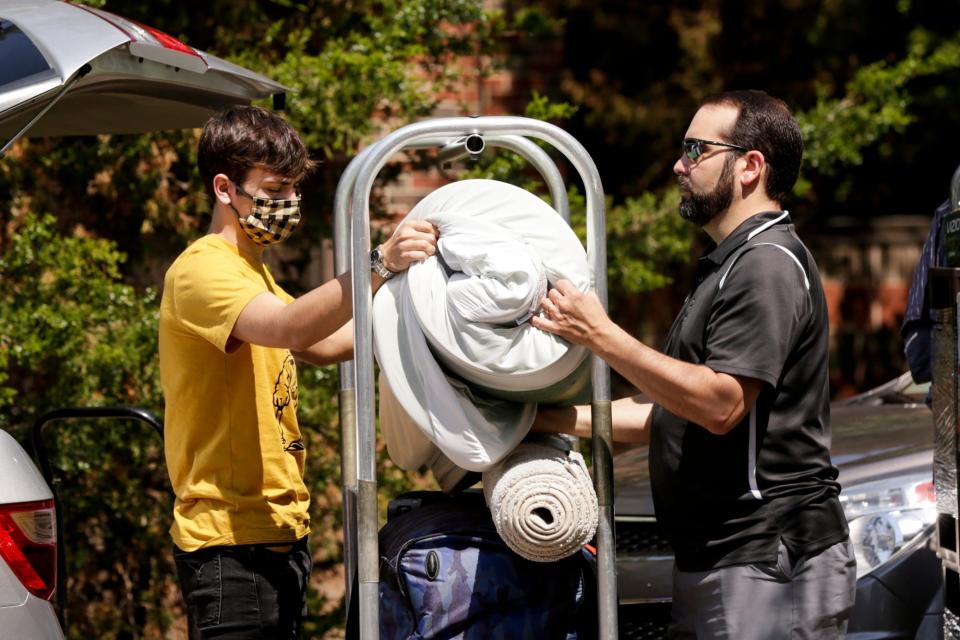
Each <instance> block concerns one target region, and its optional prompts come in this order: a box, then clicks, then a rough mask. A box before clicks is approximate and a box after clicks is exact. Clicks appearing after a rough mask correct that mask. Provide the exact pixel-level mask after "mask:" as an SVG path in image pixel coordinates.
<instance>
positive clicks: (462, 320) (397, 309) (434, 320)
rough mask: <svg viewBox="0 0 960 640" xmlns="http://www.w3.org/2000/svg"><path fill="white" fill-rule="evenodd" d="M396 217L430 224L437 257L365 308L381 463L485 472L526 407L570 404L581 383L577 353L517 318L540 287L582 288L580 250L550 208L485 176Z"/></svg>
mask: <svg viewBox="0 0 960 640" xmlns="http://www.w3.org/2000/svg"><path fill="white" fill-rule="evenodd" d="M407 219H420V220H428V221H430V222H432V223H433V224H434V225H436V226H437V227H438V228H439V230H440V240H439V246H438V250H439V251H438V253H439V254H440V256H441V257H438V256H433V257H431V258H429V259H427V260H425V261H423V262H420V263H417V264H414V265H413V266H411V267H410V269H409V270H408V271H407V272H406V273H402V274H400V275H398V276H397V277H395V278H393V279H391V280H389V281H387V283H386V284H385V285H384V286H382V287H381V288H380V290H379V291H378V292H377V295H376V297H375V298H374V301H373V330H374V352H375V354H376V356H377V361H378V362H379V364H380V370H381V373H382V376H381V382H383V380H384V379H385V380H386V385H383V384H381V398H380V418H381V427H382V429H383V432H384V436H385V439H386V441H387V447H388V450H389V453H390V457H391V458H393V460H394V462H396V463H397V464H398V465H399V466H400V467H401V468H404V469H415V468H418V467H420V466H421V465H424V464H429V463H430V461H431V459H433V458H435V457H436V456H437V454H438V453H441V454H443V455H445V456H446V457H447V458H449V459H450V461H451V462H452V463H453V464H454V465H456V466H457V467H459V468H462V469H466V470H470V471H484V470H486V469H488V468H489V467H490V466H492V465H494V464H496V463H497V462H498V461H499V460H500V459H501V458H503V456H505V455H506V454H507V453H509V452H510V451H511V450H513V448H514V447H516V446H517V445H518V444H519V443H520V441H521V440H522V439H523V438H524V436H526V434H527V432H528V431H529V429H530V425H531V424H532V423H533V418H534V415H535V414H536V407H537V402H562V401H570V400H571V399H573V398H574V397H575V396H577V395H578V394H582V393H583V392H584V390H585V389H586V388H587V386H588V385H589V370H588V369H589V367H588V366H587V364H588V363H587V359H586V356H587V351H586V350H585V349H584V348H583V347H579V346H572V345H570V344H569V343H568V342H566V341H564V340H562V339H560V338H558V337H556V336H554V335H551V334H549V333H546V332H543V331H540V330H539V329H536V328H534V327H533V326H532V325H531V324H530V323H529V322H527V320H528V319H529V317H530V315H532V314H533V313H534V312H535V311H536V310H537V307H538V305H539V302H540V300H541V299H542V297H543V295H544V294H545V293H546V290H547V284H548V282H555V281H556V280H558V279H560V278H565V279H568V280H570V281H572V282H573V283H574V284H575V285H576V286H577V287H579V288H580V289H581V290H583V291H586V290H587V289H588V287H589V284H590V274H589V269H588V268H587V261H586V255H585V253H584V250H583V246H582V245H581V244H580V241H579V240H578V239H577V237H576V235H575V234H574V233H573V231H572V230H571V229H570V227H569V226H568V225H567V224H566V222H564V221H563V219H562V218H561V217H560V216H559V215H558V214H557V212H556V211H554V210H553V209H552V208H551V207H550V206H549V205H547V204H546V203H545V202H543V201H542V200H541V199H540V198H538V197H536V196H534V195H533V194H531V193H529V192H527V191H524V190H523V189H520V188H518V187H514V186H512V185H509V184H506V183H503V182H497V181H494V180H464V181H461V182H456V183H453V184H450V185H447V186H444V187H441V188H440V189H437V190H436V191H434V192H433V193H431V194H430V195H428V196H427V197H426V198H424V199H423V200H422V201H420V202H419V203H418V204H417V205H416V206H415V207H414V208H413V209H412V210H411V211H410V213H409V214H408V215H407ZM384 387H387V393H383V391H382V389H383V388H384Z"/></svg>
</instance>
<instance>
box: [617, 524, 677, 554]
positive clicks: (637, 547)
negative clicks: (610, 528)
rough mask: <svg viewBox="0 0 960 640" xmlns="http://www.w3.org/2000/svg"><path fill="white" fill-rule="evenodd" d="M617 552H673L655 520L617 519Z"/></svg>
mask: <svg viewBox="0 0 960 640" xmlns="http://www.w3.org/2000/svg"><path fill="white" fill-rule="evenodd" d="M616 534H617V554H618V555H619V554H628V555H636V554H650V553H657V554H659V553H673V550H672V549H671V548H670V543H669V542H667V539H666V538H664V537H663V535H662V534H661V533H660V528H659V526H658V525H657V523H656V521H655V520H644V521H639V522H638V521H631V520H617V523H616Z"/></svg>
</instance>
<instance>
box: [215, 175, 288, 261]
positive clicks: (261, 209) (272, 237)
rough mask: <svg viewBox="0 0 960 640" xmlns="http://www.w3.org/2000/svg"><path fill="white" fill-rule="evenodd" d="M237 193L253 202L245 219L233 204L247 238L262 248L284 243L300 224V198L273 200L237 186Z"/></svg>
mask: <svg viewBox="0 0 960 640" xmlns="http://www.w3.org/2000/svg"><path fill="white" fill-rule="evenodd" d="M237 193H239V194H240V195H243V196H246V197H247V198H250V199H251V200H252V201H253V206H252V207H251V208H250V213H249V214H248V215H247V216H246V217H244V216H241V215H240V212H239V211H237V208H236V207H234V206H233V205H232V204H231V205H230V206H231V208H233V211H234V213H236V214H237V219H238V220H239V221H240V228H241V229H243V231H244V233H246V234H247V237H248V238H250V240H252V241H253V243H254V244H258V245H260V246H261V247H269V246H270V245H272V244H276V243H278V242H283V241H284V240H286V239H287V238H289V237H290V234H292V233H293V230H294V229H296V228H297V225H298V224H300V198H299V196H298V197H297V198H294V199H291V200H273V199H271V198H261V197H259V196H252V195H250V194H249V193H247V192H246V191H244V190H243V187H241V186H240V185H239V184H237Z"/></svg>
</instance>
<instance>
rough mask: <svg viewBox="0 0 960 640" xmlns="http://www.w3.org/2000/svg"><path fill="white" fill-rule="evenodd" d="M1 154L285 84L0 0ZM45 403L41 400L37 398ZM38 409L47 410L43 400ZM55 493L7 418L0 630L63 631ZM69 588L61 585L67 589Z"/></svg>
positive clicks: (52, 8)
mask: <svg viewBox="0 0 960 640" xmlns="http://www.w3.org/2000/svg"><path fill="white" fill-rule="evenodd" d="M0 60H2V61H3V64H0V155H2V153H3V152H5V151H6V150H7V149H9V148H10V146H11V145H12V144H13V143H14V142H15V141H16V140H17V139H19V138H21V137H23V136H25V135H31V136H63V135H94V134H104V133H143V132H147V131H154V130H161V129H181V128H188V127H197V126H200V125H202V124H203V122H204V121H205V120H206V119H207V118H208V117H209V116H210V114H211V113H212V112H214V111H216V110H218V109H221V108H224V107H226V106H229V105H231V104H247V103H249V102H251V101H252V100H257V99H264V98H267V97H269V96H271V95H273V96H274V100H275V104H276V103H277V101H278V99H279V101H280V102H282V98H283V96H284V92H285V91H286V87H284V86H283V85H280V84H277V83H275V82H273V81H271V80H270V79H268V78H266V77H264V76H262V75H259V74H257V73H254V72H252V71H249V70H247V69H244V68H242V67H239V66H237V65H234V64H232V63H230V62H227V61H225V60H221V59H220V58H217V57H216V56H212V55H210V54H207V53H205V52H203V51H199V50H197V49H193V48H191V47H188V46H186V45H184V44H183V43H181V42H179V41H177V40H176V39H175V38H172V37H170V36H168V35H166V34H164V33H162V32H160V31H157V30H156V29H152V28H151V27H147V26H145V25H142V24H139V23H135V22H131V21H129V20H126V19H124V18H122V17H120V16H116V15H114V14H111V13H108V12H106V11H102V10H98V9H94V8H91V7H86V6H81V5H73V4H67V3H65V2H58V1H55V0H3V2H2V3H0ZM38 409H42V408H38ZM37 412H38V413H40V412H41V411H40V410H38V411H37ZM55 507H56V505H55V500H54V495H53V494H52V493H51V490H50V488H49V487H48V485H47V483H46V482H45V481H44V479H43V477H42V475H41V474H40V473H39V472H38V471H37V468H36V466H34V464H33V462H32V461H31V459H30V457H29V456H28V455H27V454H26V452H25V451H24V449H23V448H22V447H21V446H20V445H19V444H18V443H17V442H16V441H15V440H14V438H12V437H11V436H10V435H9V434H8V433H6V432H5V431H2V430H0V636H2V637H4V638H17V639H18V640H19V639H22V640H29V639H30V638H43V639H44V640H48V639H50V638H62V637H63V633H62V632H61V626H60V624H59V622H58V619H57V615H56V613H55V610H54V607H53V606H52V605H51V603H50V599H51V597H52V596H53V594H54V591H55V588H56V585H57V584H58V583H59V584H61V585H62V584H64V583H65V581H64V580H63V576H60V580H59V581H58V579H57V575H56V573H57V564H58V560H57V531H56V512H55ZM62 597H63V594H61V598H62Z"/></svg>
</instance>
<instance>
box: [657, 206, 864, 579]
mask: <svg viewBox="0 0 960 640" xmlns="http://www.w3.org/2000/svg"><path fill="white" fill-rule="evenodd" d="M828 346H829V330H828V324H827V307H826V300H825V298H824V295H823V287H822V285H821V282H820V274H819V272H818V271H817V266H816V264H815V263H814V261H813V257H812V256H811V255H810V252H809V251H808V250H807V248H806V247H805V246H804V245H803V243H802V242H801V241H800V239H799V238H798V237H797V235H796V233H795V231H794V228H793V224H791V222H790V216H789V214H788V213H787V212H786V211H776V212H766V213H760V214H758V215H755V216H753V217H751V218H749V219H748V220H746V221H744V222H743V223H742V224H741V225H740V226H739V227H737V228H736V229H735V230H734V231H733V232H732V233H731V234H730V235H729V236H728V237H727V238H725V239H724V240H723V241H722V242H721V243H720V245H719V246H715V247H714V248H712V249H711V250H709V251H708V252H707V253H706V255H704V256H703V257H702V258H700V261H699V263H698V268H697V280H696V285H695V287H694V289H693V291H692V292H691V293H690V295H689V296H688V297H687V299H686V301H685V302H684V305H683V308H682V310H681V311H680V314H679V315H678V317H677V319H676V320H675V321H674V324H673V327H672V328H671V329H670V334H669V336H668V337H667V344H666V348H665V353H666V354H667V355H669V356H671V357H674V358H677V359H679V360H683V361H685V362H690V363H693V364H702V365H705V366H707V367H710V368H711V369H713V370H714V371H717V372H721V373H728V374H732V375H737V376H743V377H747V378H754V379H757V380H760V381H762V382H763V383H764V385H763V390H762V392H761V393H760V396H759V397H758V399H757V402H756V404H755V406H754V407H753V408H752V409H751V411H750V412H749V413H748V414H747V415H746V416H745V417H744V419H743V420H742V421H741V422H740V423H739V424H738V425H737V426H736V427H734V428H733V429H732V430H731V431H730V432H729V433H727V434H725V435H722V436H719V435H714V434H711V433H710V432H708V431H707V430H706V429H704V428H703V427H701V426H699V425H696V424H694V423H692V422H688V421H686V420H684V419H682V418H680V417H678V416H675V415H673V414H671V413H669V412H668V411H666V410H664V409H663V408H662V407H660V406H659V405H658V406H656V407H655V408H654V412H653V422H652V431H651V437H650V476H651V481H652V485H653V496H654V504H655V508H656V514H657V519H658V521H659V522H660V523H661V525H662V526H663V527H664V530H665V533H666V534H667V536H668V537H669V538H670V541H671V543H672V545H673V548H674V551H675V553H676V561H677V567H678V568H679V569H680V570H682V571H705V570H708V569H713V568H717V567H722V566H729V565H734V564H745V563H751V562H775V561H776V559H777V543H778V540H780V539H782V540H783V542H784V544H785V545H786V546H787V548H788V549H789V550H790V551H791V552H793V553H795V554H797V555H806V554H810V553H815V552H817V551H820V550H822V549H825V548H826V547H828V546H830V545H832V544H835V543H837V542H840V541H841V540H843V539H845V538H846V537H847V525H846V519H845V518H844V515H843V509H842V508H841V506H840V502H839V499H838V495H839V492H840V485H839V484H838V483H837V481H836V478H837V469H836V468H835V467H834V466H833V464H832V463H831V461H830V453H829V448H830V404H829V401H830V398H829V396H830V394H829V386H828V378H827V375H828V371H827V351H828Z"/></svg>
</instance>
